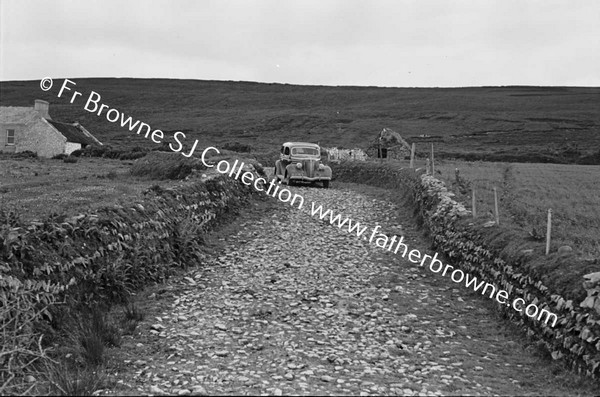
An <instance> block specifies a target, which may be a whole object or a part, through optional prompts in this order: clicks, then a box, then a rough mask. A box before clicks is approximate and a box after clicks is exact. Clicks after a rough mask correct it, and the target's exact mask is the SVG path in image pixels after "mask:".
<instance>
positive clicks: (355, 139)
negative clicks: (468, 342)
mask: <svg viewBox="0 0 600 397" xmlns="http://www.w3.org/2000/svg"><path fill="white" fill-rule="evenodd" d="M72 80H73V81H75V82H76V83H77V86H76V87H73V89H74V90H78V91H80V92H83V97H80V98H79V99H78V100H77V101H75V102H74V103H73V104H70V103H69V100H70V96H69V95H65V94H63V97H62V98H58V97H57V94H58V91H59V89H60V86H61V84H62V81H63V80H62V79H56V80H55V82H54V87H53V88H52V89H51V90H50V91H48V92H43V91H42V90H41V89H40V88H39V81H12V82H2V83H0V90H1V98H0V103H1V105H3V106H32V105H33V100H34V99H36V98H39V99H45V100H48V101H49V102H50V103H51V106H50V114H51V116H52V117H54V118H55V119H57V120H63V121H71V120H76V121H79V122H80V123H82V124H83V125H84V126H86V127H87V128H88V129H89V130H90V131H92V132H93V133H95V134H96V135H97V136H98V137H99V139H100V140H102V141H104V142H107V143H109V144H112V145H113V146H128V147H133V146H154V144H153V143H152V142H151V141H150V140H148V139H143V138H142V137H138V136H135V134H134V133H131V132H129V131H128V130H126V129H124V128H121V127H120V126H119V125H118V124H117V123H114V124H112V123H109V122H108V121H107V120H106V118H105V117H104V116H96V115H95V114H92V113H90V112H87V111H85V110H84V109H83V107H84V104H85V100H86V99H87V96H88V95H89V93H90V92H91V91H92V90H93V91H96V92H98V93H99V94H100V95H101V96H102V100H101V102H102V103H105V104H106V105H108V106H110V107H111V108H115V109H117V110H119V111H120V112H123V113H125V114H126V115H128V116H129V115H131V116H132V117H133V118H134V119H139V120H141V121H143V122H146V123H148V124H150V125H151V126H152V127H153V128H159V129H161V130H163V131H165V132H167V131H169V133H168V134H166V135H169V136H172V134H173V132H174V131H184V132H185V133H186V134H187V135H188V138H187V139H199V140H200V145H201V146H206V145H209V144H214V145H221V144H223V143H225V142H229V141H238V142H240V143H245V144H252V145H253V146H255V147H256V149H257V150H261V151H263V150H272V149H274V148H277V147H278V146H279V144H280V143H281V142H282V141H285V140H306V141H315V142H317V141H319V142H320V143H321V144H322V145H324V146H333V145H336V146H338V147H362V148H365V147H366V146H367V144H368V142H369V141H371V140H372V139H374V137H375V135H376V134H377V133H378V132H379V131H380V130H381V129H382V128H383V127H388V128H392V129H394V130H396V131H398V132H400V133H401V134H402V135H403V136H405V137H406V138H407V140H408V141H409V142H427V145H426V144H421V145H420V147H421V148H423V150H424V149H425V148H426V147H427V146H428V142H434V143H435V145H436V150H437V151H438V152H439V154H440V155H444V156H445V157H461V158H467V159H471V158H472V159H475V158H481V157H484V158H489V159H493V160H497V161H498V160H508V161H552V162H567V163H568V162H577V161H580V160H579V159H580V158H581V157H582V156H585V155H587V156H591V157H590V158H592V159H593V158H598V156H592V155H593V154H595V153H597V152H598V151H599V150H600V110H599V109H600V88H581V87H521V86H514V87H479V88H443V89H442V88H379V87H329V86H296V85H287V84H263V83H250V82H226V81H201V80H169V79H129V78H103V79H94V78H90V79H72ZM82 98H83V99H82ZM418 147H419V146H418Z"/></svg>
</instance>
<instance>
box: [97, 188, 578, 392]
mask: <svg viewBox="0 0 600 397" xmlns="http://www.w3.org/2000/svg"><path fill="white" fill-rule="evenodd" d="M291 189H292V190H293V191H294V192H297V193H299V194H301V195H302V196H304V198H305V200H306V204H305V208H306V209H310V201H315V202H316V203H319V204H323V206H324V208H331V209H333V210H336V211H340V212H342V213H343V214H344V215H345V216H348V217H350V218H352V219H353V220H358V221H361V222H362V223H363V224H365V225H369V228H370V229H371V228H372V227H374V226H375V225H381V226H382V230H381V231H382V232H383V233H385V234H387V235H388V236H392V235H394V234H396V235H401V234H403V235H405V237H406V238H407V241H408V243H409V244H410V247H411V248H416V249H418V250H420V251H421V252H422V253H429V254H433V251H431V250H430V249H429V243H427V241H426V239H425V238H424V237H423V236H422V233H421V232H420V231H419V230H418V229H417V228H416V226H415V224H414V220H413V219H412V217H411V210H410V209H408V208H401V207H398V205H397V204H394V203H393V201H394V202H398V200H396V198H395V197H393V196H392V195H391V193H390V192H387V191H383V190H378V191H379V196H372V195H368V194H367V193H366V192H362V193H361V192H358V191H354V190H349V189H347V188H344V189H322V188H314V187H313V188H311V187H292V188H291ZM371 190H377V189H371ZM359 191H360V189H359ZM383 195H387V196H385V197H383ZM377 197H378V198H377ZM370 229H369V232H370ZM215 239H216V240H220V241H218V242H219V244H220V246H219V247H220V248H219V250H218V252H217V253H216V254H215V255H212V256H210V257H209V258H207V261H208V263H207V264H206V266H204V267H203V268H196V269H192V270H191V271H189V272H188V273H187V274H186V275H185V277H178V278H174V279H172V280H170V281H169V282H168V284H166V285H162V286H159V287H157V288H155V289H154V290H152V291H149V292H148V293H147V294H146V295H145V298H144V301H143V302H141V304H143V305H144V308H145V310H146V312H147V316H146V319H145V320H144V321H143V322H142V323H141V324H140V326H139V333H138V334H137V335H135V336H134V337H132V338H130V339H127V340H125V341H124V343H123V346H122V347H121V349H120V350H121V351H122V352H121V355H120V356H119V360H120V363H119V365H117V367H118V370H115V371H116V372H115V373H114V375H116V376H117V378H118V379H120V380H119V382H118V383H117V385H116V386H115V389H114V390H113V391H107V392H108V393H119V394H129V393H136V394H137V393H145V394H163V393H164V394H174V395H186V394H195V395H201V394H228V393H234V394H269V395H282V394H283V395H288V394H295V395H299V394H300V395H306V394H312V395H314V394H319V395H323V394H327V395H330V394H336V395H339V394H344V395H378V394H386V395H388V394H392V395H394V394H396V395H498V394H499V395H544V394H551V393H552V394H562V395H568V394H571V393H573V391H574V390H572V389H569V388H568V386H564V387H557V386H555V385H552V384H550V383H549V381H550V380H551V379H552V378H553V377H554V373H553V372H552V368H551V366H550V365H548V364H541V363H540V362H541V361H540V360H541V359H540V358H539V357H538V356H536V354H535V351H530V350H524V349H523V346H524V345H525V343H526V341H525V340H524V339H523V337H522V336H518V334H515V332H514V331H511V330H510V329H508V328H507V327H506V324H505V322H504V321H503V320H502V319H500V318H498V315H497V314H496V313H495V311H494V310H493V308H492V306H491V304H490V303H489V302H487V301H486V299H487V298H482V297H479V296H475V295H474V293H472V292H469V291H468V290H467V289H466V288H465V287H464V286H461V285H459V284H455V283H453V282H451V281H450V280H448V279H447V278H442V277H440V276H439V275H435V274H432V273H430V272H429V271H428V270H427V269H426V268H419V267H418V264H411V263H410V262H408V261H407V260H405V259H402V258H401V257H400V256H399V255H394V254H393V253H388V252H385V251H384V250H382V249H381V248H378V247H376V246H375V245H374V244H369V243H368V241H364V240H361V239H358V238H357V237H356V236H352V235H350V234H348V233H347V232H346V231H341V230H339V229H338V228H337V227H333V226H331V225H330V224H329V223H326V222H324V221H320V220H318V219H315V218H313V217H311V216H310V214H308V213H307V212H306V211H302V210H298V209H294V208H292V207H290V206H289V205H285V204H282V203H279V202H278V201H277V200H276V199H270V200H269V202H268V203H259V204H254V205H253V206H252V207H251V208H250V207H249V208H248V209H247V210H245V211H244V213H243V214H242V215H241V216H240V218H239V219H238V220H236V221H235V222H234V223H233V224H231V225H229V226H228V227H226V228H224V229H223V230H221V232H220V235H219V236H218V237H215ZM150 292H152V293H150ZM584 394H585V392H584Z"/></svg>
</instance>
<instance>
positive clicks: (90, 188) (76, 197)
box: [0, 158, 173, 221]
mask: <svg viewBox="0 0 600 397" xmlns="http://www.w3.org/2000/svg"><path fill="white" fill-rule="evenodd" d="M131 164H132V162H127V161H120V160H111V159H105V158H79V160H78V162H77V163H72V164H69V163H64V162H63V161H62V160H50V159H42V158H38V159H19V160H16V159H0V209H4V210H15V211H17V213H18V214H19V216H20V217H21V219H22V220H23V221H31V220H35V219H38V220H41V219H43V218H44V217H46V216H48V215H50V214H52V213H56V214H61V215H63V214H64V215H68V216H71V215H76V214H79V213H81V212H84V211H87V210H90V209H94V208H100V207H103V206H107V205H113V204H122V205H126V204H127V203H130V202H131V201H132V200H136V199H138V198H139V197H141V192H142V191H143V190H145V189H147V188H148V187H150V186H152V185H153V184H156V183H157V181H152V180H150V179H148V178H142V177H135V176H132V175H131V174H130V168H131ZM171 183H173V182H170V181H163V182H161V185H164V186H168V184H171Z"/></svg>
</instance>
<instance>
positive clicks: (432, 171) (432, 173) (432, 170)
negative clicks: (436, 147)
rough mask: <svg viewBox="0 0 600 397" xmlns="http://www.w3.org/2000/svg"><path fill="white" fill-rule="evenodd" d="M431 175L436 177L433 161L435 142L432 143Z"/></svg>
mask: <svg viewBox="0 0 600 397" xmlns="http://www.w3.org/2000/svg"><path fill="white" fill-rule="evenodd" d="M431 175H433V176H435V160H434V159H433V142H431Z"/></svg>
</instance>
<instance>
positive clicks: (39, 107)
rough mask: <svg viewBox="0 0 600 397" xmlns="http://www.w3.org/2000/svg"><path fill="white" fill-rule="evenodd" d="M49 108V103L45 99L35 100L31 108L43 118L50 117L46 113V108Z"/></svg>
mask: <svg viewBox="0 0 600 397" xmlns="http://www.w3.org/2000/svg"><path fill="white" fill-rule="evenodd" d="M49 108H50V103H48V102H46V101H42V100H41V99H36V100H35V105H34V107H33V109H34V110H35V111H36V112H38V113H39V114H40V115H41V116H42V117H43V118H45V119H50V114H48V109H49Z"/></svg>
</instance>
